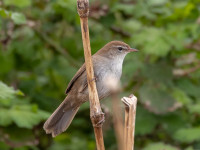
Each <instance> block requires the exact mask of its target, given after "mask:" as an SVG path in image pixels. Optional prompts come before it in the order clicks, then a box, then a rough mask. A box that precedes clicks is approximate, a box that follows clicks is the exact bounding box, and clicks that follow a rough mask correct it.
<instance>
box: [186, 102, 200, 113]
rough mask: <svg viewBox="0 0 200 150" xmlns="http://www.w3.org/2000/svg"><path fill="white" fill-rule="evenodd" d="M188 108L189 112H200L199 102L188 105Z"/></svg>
mask: <svg viewBox="0 0 200 150" xmlns="http://www.w3.org/2000/svg"><path fill="white" fill-rule="evenodd" d="M188 109H189V111H190V113H197V114H200V103H197V104H192V105H189V106H188Z"/></svg>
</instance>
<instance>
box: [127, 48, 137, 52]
mask: <svg viewBox="0 0 200 150" xmlns="http://www.w3.org/2000/svg"><path fill="white" fill-rule="evenodd" d="M138 51H139V50H137V49H135V48H129V49H128V52H138Z"/></svg>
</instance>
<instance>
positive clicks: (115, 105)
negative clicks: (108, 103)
mask: <svg viewBox="0 0 200 150" xmlns="http://www.w3.org/2000/svg"><path fill="white" fill-rule="evenodd" d="M119 102H120V101H119V95H118V94H117V93H114V94H113V95H112V110H113V120H114V121H113V123H114V128H115V134H116V138H117V144H118V150H123V140H124V138H123V128H124V127H123V118H122V111H121V108H120V103H119Z"/></svg>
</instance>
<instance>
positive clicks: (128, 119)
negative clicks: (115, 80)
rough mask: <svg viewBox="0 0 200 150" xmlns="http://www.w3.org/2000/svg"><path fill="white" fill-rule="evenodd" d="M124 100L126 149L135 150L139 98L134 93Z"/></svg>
mask: <svg viewBox="0 0 200 150" xmlns="http://www.w3.org/2000/svg"><path fill="white" fill-rule="evenodd" d="M122 102H123V103H124V104H125V124H124V150H134V134H135V118H136V106H137V98H136V97H135V96H134V95H133V94H132V95H130V96H129V97H123V98H122Z"/></svg>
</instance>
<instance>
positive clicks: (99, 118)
mask: <svg viewBox="0 0 200 150" xmlns="http://www.w3.org/2000/svg"><path fill="white" fill-rule="evenodd" d="M90 118H91V120H92V125H93V127H97V128H100V127H102V125H103V123H104V122H105V118H104V113H103V112H100V113H98V114H94V115H93V116H91V117H90Z"/></svg>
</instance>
